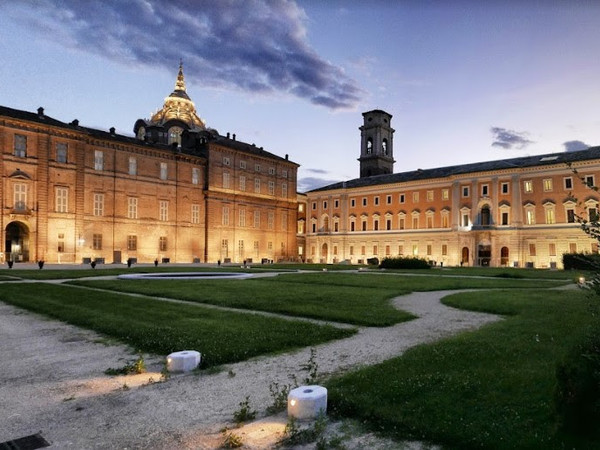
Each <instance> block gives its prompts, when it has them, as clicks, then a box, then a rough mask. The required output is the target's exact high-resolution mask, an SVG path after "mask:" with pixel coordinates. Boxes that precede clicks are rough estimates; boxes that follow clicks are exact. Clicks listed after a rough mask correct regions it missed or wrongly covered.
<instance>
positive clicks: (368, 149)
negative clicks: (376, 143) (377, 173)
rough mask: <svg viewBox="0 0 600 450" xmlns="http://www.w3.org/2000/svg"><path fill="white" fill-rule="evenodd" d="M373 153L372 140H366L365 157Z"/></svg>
mask: <svg viewBox="0 0 600 450" xmlns="http://www.w3.org/2000/svg"><path fill="white" fill-rule="evenodd" d="M371 153H373V138H368V139H367V155H370V154H371Z"/></svg>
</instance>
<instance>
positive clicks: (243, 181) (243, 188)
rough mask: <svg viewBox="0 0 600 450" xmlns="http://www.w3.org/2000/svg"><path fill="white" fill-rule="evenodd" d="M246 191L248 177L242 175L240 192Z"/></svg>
mask: <svg viewBox="0 0 600 450" xmlns="http://www.w3.org/2000/svg"><path fill="white" fill-rule="evenodd" d="M245 190H246V177H245V176H244V175H240V191H245Z"/></svg>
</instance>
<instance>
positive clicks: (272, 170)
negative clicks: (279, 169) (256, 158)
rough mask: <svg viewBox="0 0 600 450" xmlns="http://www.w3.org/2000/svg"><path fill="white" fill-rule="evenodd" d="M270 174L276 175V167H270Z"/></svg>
mask: <svg viewBox="0 0 600 450" xmlns="http://www.w3.org/2000/svg"><path fill="white" fill-rule="evenodd" d="M269 175H275V167H269Z"/></svg>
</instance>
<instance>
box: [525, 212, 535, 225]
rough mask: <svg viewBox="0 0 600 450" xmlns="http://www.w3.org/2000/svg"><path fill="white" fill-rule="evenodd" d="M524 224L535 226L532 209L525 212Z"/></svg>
mask: <svg viewBox="0 0 600 450" xmlns="http://www.w3.org/2000/svg"><path fill="white" fill-rule="evenodd" d="M525 224H526V225H534V224H535V211H534V210H533V209H527V210H526V211H525Z"/></svg>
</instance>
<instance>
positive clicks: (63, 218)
mask: <svg viewBox="0 0 600 450" xmlns="http://www.w3.org/2000/svg"><path fill="white" fill-rule="evenodd" d="M134 132H135V134H136V135H135V137H127V136H121V135H117V134H115V130H114V129H112V128H111V129H110V131H109V132H105V131H101V130H96V129H91V128H86V127H82V126H80V125H79V123H78V121H77V120H74V121H73V122H71V123H64V122H60V121H58V120H55V119H53V118H51V117H49V116H47V115H45V113H44V110H43V108H39V109H38V111H37V113H31V112H26V111H20V110H15V109H11V108H6V107H0V149H1V151H0V173H1V175H2V183H1V184H0V202H1V205H0V208H1V210H2V214H1V216H0V229H1V230H2V234H3V243H4V246H3V247H4V248H3V252H2V253H1V254H0V255H1V258H3V260H4V261H8V260H12V261H38V260H44V261H46V262H58V263H80V262H90V261H99V262H106V263H112V262H114V263H120V262H124V261H126V260H128V259H130V258H132V259H133V261H137V262H152V261H155V260H158V261H164V262H167V261H170V262H186V263H189V262H217V261H218V260H220V261H222V262H229V261H230V262H242V261H244V260H246V261H253V262H256V261H261V260H275V261H278V260H295V259H296V257H297V254H296V251H297V241H296V229H295V227H296V210H297V198H296V174H297V169H298V165H297V164H295V163H293V162H292V161H289V160H288V158H287V155H286V156H285V157H279V156H276V155H274V154H272V153H269V152H267V151H265V150H263V149H262V148H259V147H256V146H254V145H250V144H247V143H244V142H240V141H237V140H236V136H235V135H233V136H230V135H229V134H228V135H227V136H221V135H220V134H219V133H218V132H217V131H216V130H214V129H210V128H207V127H206V126H205V124H204V121H202V120H201V119H200V118H199V117H198V116H197V114H196V110H195V107H194V103H193V102H192V101H191V100H190V98H189V97H188V95H187V93H186V90H185V83H184V78H183V70H182V68H181V66H180V69H179V74H178V77H177V81H176V84H175V90H174V91H173V93H172V94H171V95H170V96H168V97H167V98H166V99H165V103H164V105H163V108H162V109H161V110H159V111H158V112H157V113H155V114H154V115H153V116H152V117H151V119H149V120H138V121H137V122H136V124H135V126H134Z"/></svg>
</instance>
